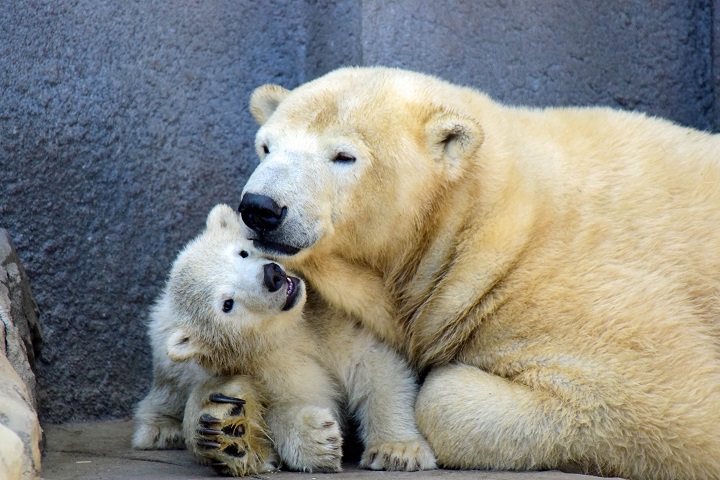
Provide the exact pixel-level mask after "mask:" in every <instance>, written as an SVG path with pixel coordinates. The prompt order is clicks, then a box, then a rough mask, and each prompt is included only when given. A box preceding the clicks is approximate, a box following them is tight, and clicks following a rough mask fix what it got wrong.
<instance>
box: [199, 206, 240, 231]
mask: <svg viewBox="0 0 720 480" xmlns="http://www.w3.org/2000/svg"><path fill="white" fill-rule="evenodd" d="M239 224H240V219H239V218H238V214H237V213H235V210H233V209H232V207H230V205H225V204H220V205H215V206H214V207H213V209H212V210H210V213H209V214H208V217H207V220H206V221H205V227H206V228H208V229H209V230H218V229H221V228H231V227H233V228H234V227H237V226H238V225H239Z"/></svg>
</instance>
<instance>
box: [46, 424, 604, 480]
mask: <svg viewBox="0 0 720 480" xmlns="http://www.w3.org/2000/svg"><path fill="white" fill-rule="evenodd" d="M132 431H133V424H132V422H131V421H114V422H101V423H78V424H66V425H46V426H45V434H46V439H47V447H46V450H45V456H44V457H43V474H42V478H43V479H45V480H90V479H92V480H113V479H123V480H126V479H127V480H132V479H143V480H145V479H153V480H170V479H172V480H191V479H200V478H217V475H216V474H215V473H214V472H213V471H212V470H211V469H210V468H209V467H202V466H200V465H197V464H196V463H195V462H194V461H193V460H192V458H191V457H190V455H189V454H188V453H187V452H186V451H184V450H164V451H159V450H158V451H136V450H132V449H131V448H130V437H131V436H132ZM344 468H345V470H344V471H343V472H342V473H331V474H319V473H312V474H310V473H297V472H277V473H270V474H262V475H254V476H253V477H252V478H257V479H263V480H321V479H322V480H325V479H326V480H347V479H361V480H370V479H373V480H387V479H394V478H399V479H419V480H423V479H453V480H470V479H473V480H475V479H477V480H591V479H595V478H597V477H591V476H587V475H573V474H567V473H561V472H554V471H552V472H486V471H459V470H431V471H426V472H409V473H399V472H371V471H367V470H359V469H357V468H356V467H354V466H352V465H347V466H345V467H344Z"/></svg>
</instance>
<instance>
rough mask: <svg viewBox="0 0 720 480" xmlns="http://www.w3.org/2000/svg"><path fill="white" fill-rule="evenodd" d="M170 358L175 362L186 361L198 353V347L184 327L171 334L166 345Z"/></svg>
mask: <svg viewBox="0 0 720 480" xmlns="http://www.w3.org/2000/svg"><path fill="white" fill-rule="evenodd" d="M165 347H166V349H167V354H168V358H170V360H172V361H173V362H185V361H187V360H190V359H191V358H193V357H194V356H195V354H197V353H198V352H197V347H196V345H195V343H194V342H193V341H192V339H191V338H190V336H189V335H188V334H187V333H186V332H185V330H183V329H182V328H179V327H178V328H177V330H175V331H174V332H172V333H171V334H170V336H169V337H168V339H167V343H166V345H165Z"/></svg>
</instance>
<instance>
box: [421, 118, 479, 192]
mask: <svg viewBox="0 0 720 480" xmlns="http://www.w3.org/2000/svg"><path fill="white" fill-rule="evenodd" d="M425 132H426V134H427V141H428V148H429V150H430V152H431V155H432V156H433V158H434V160H435V161H436V162H438V163H439V164H440V165H442V166H443V167H444V168H445V170H446V172H447V173H448V175H449V176H450V178H451V179H453V180H454V179H457V178H458V177H459V176H460V175H461V174H462V171H463V169H464V164H465V163H466V159H467V158H469V157H471V156H472V155H473V154H475V152H476V151H477V149H478V148H480V145H482V143H483V140H484V134H483V130H482V128H481V127H480V125H479V124H478V123H477V122H476V121H474V120H472V119H470V118H467V117H463V116H461V115H458V114H456V113H453V112H448V111H440V112H438V113H436V114H434V115H432V116H431V117H430V119H429V120H428V121H427V123H426V126H425Z"/></svg>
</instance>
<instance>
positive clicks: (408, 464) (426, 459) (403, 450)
mask: <svg viewBox="0 0 720 480" xmlns="http://www.w3.org/2000/svg"><path fill="white" fill-rule="evenodd" d="M360 466H361V467H362V468H369V469H370V470H402V471H407V472H413V471H416V470H432V469H434V468H437V463H436V462H435V454H433V451H432V449H431V448H430V446H429V445H428V444H427V442H426V441H425V440H424V439H415V440H406V441H394V442H379V443H372V444H370V445H368V447H367V448H366V449H365V452H364V453H363V456H362V460H361V461H360Z"/></svg>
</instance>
